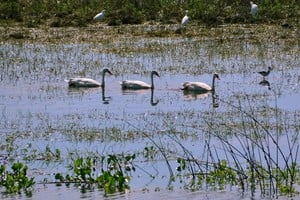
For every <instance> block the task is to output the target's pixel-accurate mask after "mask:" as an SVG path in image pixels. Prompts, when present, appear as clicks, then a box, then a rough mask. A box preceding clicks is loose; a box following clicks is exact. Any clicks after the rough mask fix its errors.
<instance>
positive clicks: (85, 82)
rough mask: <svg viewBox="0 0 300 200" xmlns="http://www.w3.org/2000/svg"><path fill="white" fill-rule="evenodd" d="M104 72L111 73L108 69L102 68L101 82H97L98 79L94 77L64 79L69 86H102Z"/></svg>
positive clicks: (103, 83)
mask: <svg viewBox="0 0 300 200" xmlns="http://www.w3.org/2000/svg"><path fill="white" fill-rule="evenodd" d="M106 73H109V74H110V75H112V73H111V72H110V71H109V69H103V71H102V83H99V82H98V81H95V80H94V79H91V78H71V79H69V80H65V81H66V82H67V83H68V84H69V87H104V86H105V79H104V78H105V74H106Z"/></svg>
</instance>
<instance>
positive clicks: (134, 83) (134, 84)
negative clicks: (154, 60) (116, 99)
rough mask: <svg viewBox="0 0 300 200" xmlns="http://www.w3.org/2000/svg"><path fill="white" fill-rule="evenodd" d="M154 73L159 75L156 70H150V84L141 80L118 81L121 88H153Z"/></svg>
mask: <svg viewBox="0 0 300 200" xmlns="http://www.w3.org/2000/svg"><path fill="white" fill-rule="evenodd" d="M154 75H156V76H158V77H159V74H158V73H157V72H156V71H152V72H151V85H149V84H148V83H145V82H143V81H138V80H125V81H122V82H120V84H121V87H122V89H123V90H139V89H154V83H153V76H154Z"/></svg>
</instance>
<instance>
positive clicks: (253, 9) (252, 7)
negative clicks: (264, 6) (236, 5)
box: [250, 1, 258, 16]
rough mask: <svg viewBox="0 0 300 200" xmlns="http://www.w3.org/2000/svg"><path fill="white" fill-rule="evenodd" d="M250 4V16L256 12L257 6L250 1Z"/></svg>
mask: <svg viewBox="0 0 300 200" xmlns="http://www.w3.org/2000/svg"><path fill="white" fill-rule="evenodd" d="M250 5H251V9H250V13H251V15H252V16H254V15H256V13H257V9H258V6H257V5H256V4H255V3H253V2H252V1H250Z"/></svg>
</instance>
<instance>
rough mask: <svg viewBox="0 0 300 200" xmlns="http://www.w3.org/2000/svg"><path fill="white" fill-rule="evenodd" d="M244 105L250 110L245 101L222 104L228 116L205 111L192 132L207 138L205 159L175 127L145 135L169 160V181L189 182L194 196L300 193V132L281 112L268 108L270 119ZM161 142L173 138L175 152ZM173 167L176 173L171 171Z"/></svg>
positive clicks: (277, 109) (187, 185)
mask: <svg viewBox="0 0 300 200" xmlns="http://www.w3.org/2000/svg"><path fill="white" fill-rule="evenodd" d="M246 100H248V106H246V107H245V106H244V105H243V104H242V103H241V101H239V103H238V104H237V105H235V104H232V103H228V102H223V101H222V103H226V104H228V106H229V107H230V108H232V111H231V113H228V114H227V115H226V116H223V114H224V113H217V112H207V113H205V116H204V117H202V120H201V121H202V122H203V123H202V124H201V125H199V126H195V127H193V128H195V129H197V130H198V132H199V134H204V136H203V137H202V138H201V139H202V140H203V141H204V147H203V151H202V154H201V155H198V154H197V153H195V152H193V151H192V150H190V149H189V147H186V146H185V145H184V143H183V141H182V140H181V138H180V137H179V135H180V134H178V133H177V132H178V129H176V126H178V124H176V123H172V124H170V123H168V121H165V127H168V128H166V129H165V130H164V131H161V130H155V129H154V130H152V131H151V132H157V134H156V135H155V134H151V135H150V134H149V135H148V134H147V133H146V132H145V131H141V132H143V134H144V135H145V137H147V138H148V139H149V140H150V141H151V143H152V144H153V146H154V147H155V148H156V150H157V152H156V153H160V154H161V155H162V156H163V159H165V162H166V165H167V167H168V169H169V172H170V180H171V181H175V180H176V179H177V178H179V179H180V182H183V179H185V180H189V181H188V183H187V184H185V188H186V189H189V190H192V191H194V190H199V189H218V190H224V189H225V188H226V187H227V186H228V185H230V186H238V187H239V188H240V190H241V191H242V192H250V193H251V195H252V196H255V195H257V194H258V193H260V195H261V196H268V197H278V196H279V195H286V196H293V195H297V194H298V193H299V191H297V190H296V185H297V184H298V183H299V180H300V166H299V164H298V162H299V160H298V159H299V158H298V157H299V147H300V145H299V134H300V133H299V130H298V129H297V127H296V126H291V125H290V124H288V122H287V121H286V120H284V117H286V115H284V113H283V112H281V111H280V110H279V108H278V107H275V108H270V109H269V112H270V113H271V116H269V115H267V114H266V113H265V112H267V111H266V108H262V109H259V107H256V106H252V105H251V101H250V99H247V97H246ZM227 112H228V111H227ZM225 113H226V112H225ZM295 117H297V115H295ZM298 120H299V119H298ZM294 121H295V122H296V121H297V119H295V120H294ZM180 126H184V125H180ZM185 126H188V125H185ZM174 127H175V128H174ZM137 129H138V128H137ZM297 130H298V131H297ZM291 133H292V134H293V135H292V136H291ZM154 136H155V137H154ZM163 138H169V139H170V141H172V142H173V146H177V151H174V150H172V149H170V148H169V147H168V145H166V144H165V143H164V142H163V140H164V139H163ZM199 149H200V148H199ZM174 162H175V163H176V165H177V168H176V170H175V169H174V168H173V167H172V166H174V165H173V164H174Z"/></svg>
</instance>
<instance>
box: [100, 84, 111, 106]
mask: <svg viewBox="0 0 300 200" xmlns="http://www.w3.org/2000/svg"><path fill="white" fill-rule="evenodd" d="M110 100H111V97H107V96H105V87H103V88H102V102H103V104H109V101H110Z"/></svg>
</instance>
